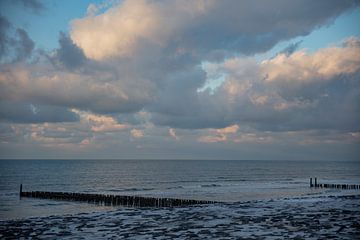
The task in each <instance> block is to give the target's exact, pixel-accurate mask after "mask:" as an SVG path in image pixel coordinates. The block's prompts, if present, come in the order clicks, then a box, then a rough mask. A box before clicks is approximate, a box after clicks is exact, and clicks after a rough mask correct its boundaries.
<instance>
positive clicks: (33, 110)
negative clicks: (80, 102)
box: [0, 101, 79, 123]
mask: <svg viewBox="0 0 360 240" xmlns="http://www.w3.org/2000/svg"><path fill="white" fill-rule="evenodd" d="M78 120H79V117H78V116H77V115H76V114H75V113H73V112H71V111H69V110H68V109H67V108H64V107H57V106H49V105H38V104H31V103H30V104H29V103H24V102H16V101H0V121H6V122H13V123H40V122H76V121H78Z"/></svg>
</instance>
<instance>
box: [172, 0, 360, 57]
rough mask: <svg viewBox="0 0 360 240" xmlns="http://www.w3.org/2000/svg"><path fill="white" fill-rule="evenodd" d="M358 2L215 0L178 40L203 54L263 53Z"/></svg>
mask: <svg viewBox="0 0 360 240" xmlns="http://www.w3.org/2000/svg"><path fill="white" fill-rule="evenodd" d="M358 4H359V2H358V1H353V0H348V1H336V0H331V1H316V3H314V1H311V0H305V1H284V0H276V1H271V2H267V1H265V2H264V1H259V2H256V1H251V0H249V1H227V0H225V1H217V2H216V3H215V6H214V7H213V8H212V9H211V10H210V12H209V13H208V14H205V15H203V16H202V15H201V16H200V17H199V19H196V20H197V21H196V22H195V23H194V24H192V25H191V26H190V27H189V28H187V29H185V31H184V33H183V35H184V36H182V38H181V40H180V41H181V42H180V41H178V42H177V41H176V40H175V42H174V44H179V45H184V46H185V47H190V48H191V49H193V50H194V51H197V52H202V53H204V54H205V55H207V53H208V52H209V51H210V52H211V51H214V50H221V49H228V50H235V51H240V52H241V53H244V54H254V53H259V52H264V51H266V50H269V49H270V48H271V47H273V46H274V45H275V44H276V43H278V42H279V41H281V40H288V39H291V38H293V37H296V36H305V35H307V34H309V33H310V32H311V31H312V30H314V29H315V28H317V27H319V26H322V25H324V24H330V23H331V21H332V20H333V19H334V18H335V17H337V16H338V15H340V14H341V13H343V12H344V11H345V10H346V9H349V8H351V7H354V6H358Z"/></svg>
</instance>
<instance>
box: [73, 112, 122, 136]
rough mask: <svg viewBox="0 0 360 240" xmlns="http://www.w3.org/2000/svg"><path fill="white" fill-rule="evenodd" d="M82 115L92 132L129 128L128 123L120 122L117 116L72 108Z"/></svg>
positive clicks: (82, 120) (84, 122)
mask: <svg viewBox="0 0 360 240" xmlns="http://www.w3.org/2000/svg"><path fill="white" fill-rule="evenodd" d="M72 111H73V112H74V113H76V114H78V115H79V116H80V120H81V122H82V123H83V124H87V125H88V126H89V127H90V129H91V131H92V132H95V133H98V132H117V131H122V130H124V129H127V128H129V126H128V125H126V124H120V123H118V121H116V119H115V118H113V117H111V116H106V115H98V114H92V113H89V112H84V111H79V110H76V109H73V110H72Z"/></svg>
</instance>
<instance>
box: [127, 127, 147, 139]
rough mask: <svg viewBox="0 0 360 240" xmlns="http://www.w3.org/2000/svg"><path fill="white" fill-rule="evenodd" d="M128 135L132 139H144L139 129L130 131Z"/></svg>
mask: <svg viewBox="0 0 360 240" xmlns="http://www.w3.org/2000/svg"><path fill="white" fill-rule="evenodd" d="M130 134H131V136H132V137H133V138H143V137H144V132H143V131H142V130H139V129H132V130H131V131H130Z"/></svg>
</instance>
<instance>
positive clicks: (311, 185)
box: [310, 178, 313, 187]
mask: <svg viewBox="0 0 360 240" xmlns="http://www.w3.org/2000/svg"><path fill="white" fill-rule="evenodd" d="M310 187H313V184H312V178H310Z"/></svg>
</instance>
